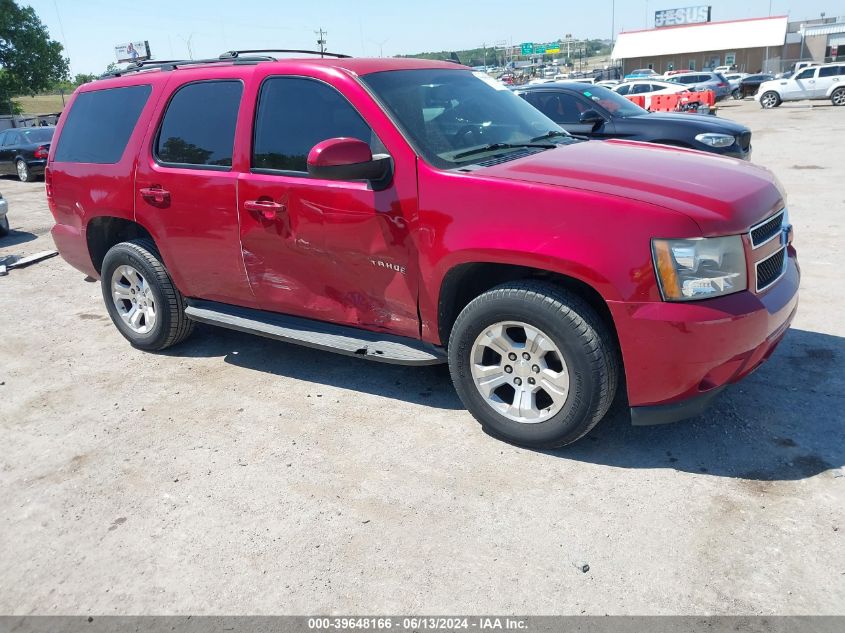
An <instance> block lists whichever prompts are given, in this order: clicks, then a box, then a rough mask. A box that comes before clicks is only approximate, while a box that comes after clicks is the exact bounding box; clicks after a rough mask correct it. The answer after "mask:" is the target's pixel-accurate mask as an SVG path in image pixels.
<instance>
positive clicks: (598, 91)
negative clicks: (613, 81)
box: [578, 86, 648, 118]
mask: <svg viewBox="0 0 845 633" xmlns="http://www.w3.org/2000/svg"><path fill="white" fill-rule="evenodd" d="M578 93H579V94H581V95H583V96H584V97H586V98H587V99H589V100H590V101H592V102H593V103H595V104H596V105H599V106H601V107H602V108H604V109H605V110H607V111H608V112H610V113H611V114H612V115H613V116H617V117H623V118H627V117H631V116H642V115H643V114H648V110H644V109H643V108H641V107H640V106H638V105H637V104H635V103H633V102H631V101H629V100H628V99H626V98H625V97H623V96H622V95H620V94H619V93H616V92H614V91H613V90H608V89H607V88H605V87H604V86H580V87H579V89H578Z"/></svg>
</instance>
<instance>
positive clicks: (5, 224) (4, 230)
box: [0, 215, 9, 237]
mask: <svg viewBox="0 0 845 633" xmlns="http://www.w3.org/2000/svg"><path fill="white" fill-rule="evenodd" d="M8 234H9V216H8V215H4V216H3V217H2V218H0V237H6V236H7V235H8Z"/></svg>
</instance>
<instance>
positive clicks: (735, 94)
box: [731, 88, 742, 101]
mask: <svg viewBox="0 0 845 633" xmlns="http://www.w3.org/2000/svg"><path fill="white" fill-rule="evenodd" d="M731 96H732V97H733V98H734V101H739V100H740V99H742V93H741V92H740V91H739V88H737V89H736V90H734V91H733V92H732V93H731Z"/></svg>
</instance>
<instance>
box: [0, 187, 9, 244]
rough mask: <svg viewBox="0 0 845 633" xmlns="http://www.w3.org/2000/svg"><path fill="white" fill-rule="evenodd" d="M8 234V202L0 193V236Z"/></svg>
mask: <svg viewBox="0 0 845 633" xmlns="http://www.w3.org/2000/svg"><path fill="white" fill-rule="evenodd" d="M8 234H9V203H8V202H6V200H5V198H3V194H2V193H0V237H5V236H7V235H8Z"/></svg>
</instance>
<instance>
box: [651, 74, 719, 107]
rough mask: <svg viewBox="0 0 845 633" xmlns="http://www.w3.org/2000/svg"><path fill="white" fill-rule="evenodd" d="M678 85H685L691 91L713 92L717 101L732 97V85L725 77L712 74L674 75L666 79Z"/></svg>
mask: <svg viewBox="0 0 845 633" xmlns="http://www.w3.org/2000/svg"><path fill="white" fill-rule="evenodd" d="M666 80H667V81H671V82H674V83H678V84H684V85H685V86H687V87H688V88H689V89H690V90H693V91H695V92H698V91H700V90H712V91H713V93H714V94H715V95H716V101H721V100H722V99H724V98H725V97H729V96H730V95H731V84H730V82H729V81H728V80H727V79H725V77H724V75H720V74H719V73H711V72H704V71H701V72H689V73H682V74H678V75H672V76H670V77H667V78H666Z"/></svg>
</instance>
